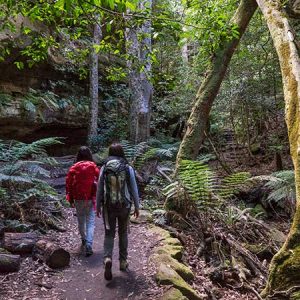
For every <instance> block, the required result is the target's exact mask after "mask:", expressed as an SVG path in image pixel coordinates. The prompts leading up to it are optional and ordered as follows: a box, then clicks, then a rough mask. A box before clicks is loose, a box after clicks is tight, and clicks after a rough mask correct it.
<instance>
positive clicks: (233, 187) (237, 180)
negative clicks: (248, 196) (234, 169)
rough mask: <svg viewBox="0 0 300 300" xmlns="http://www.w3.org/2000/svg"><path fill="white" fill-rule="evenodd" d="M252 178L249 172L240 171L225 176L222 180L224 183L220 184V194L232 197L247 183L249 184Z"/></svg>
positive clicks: (224, 196)
mask: <svg viewBox="0 0 300 300" xmlns="http://www.w3.org/2000/svg"><path fill="white" fill-rule="evenodd" d="M249 178H250V173H249V172H239V173H234V174H231V175H229V176H227V177H225V178H224V179H223V180H222V184H221V186H220V190H219V195H220V196H222V197H223V198H225V199H226V198H231V197H232V196H233V195H234V194H236V193H237V192H239V191H240V190H241V189H242V188H243V187H244V185H245V184H247V180H248V179H249Z"/></svg>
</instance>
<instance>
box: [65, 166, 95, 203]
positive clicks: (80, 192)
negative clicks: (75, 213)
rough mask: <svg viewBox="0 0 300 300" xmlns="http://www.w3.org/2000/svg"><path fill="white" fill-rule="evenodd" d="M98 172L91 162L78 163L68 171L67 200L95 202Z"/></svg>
mask: <svg viewBox="0 0 300 300" xmlns="http://www.w3.org/2000/svg"><path fill="white" fill-rule="evenodd" d="M99 172H100V170H99V169H98V167H97V165H96V164H95V163H94V162H92V161H79V162H77V163H75V164H74V165H73V166H72V167H71V168H70V170H69V172H68V174H67V178H66V194H67V200H68V201H69V202H72V201H74V200H90V199H92V200H93V202H94V203H95V201H96V191H97V181H98V177H99Z"/></svg>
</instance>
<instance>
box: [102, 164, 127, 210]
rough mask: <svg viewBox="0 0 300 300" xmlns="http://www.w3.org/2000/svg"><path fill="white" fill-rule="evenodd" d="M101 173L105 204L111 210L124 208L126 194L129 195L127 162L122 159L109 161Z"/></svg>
mask: <svg viewBox="0 0 300 300" xmlns="http://www.w3.org/2000/svg"><path fill="white" fill-rule="evenodd" d="M103 172H104V173H103V174H104V193H105V204H106V205H107V207H108V208H111V209H120V208H124V207H126V192H127V193H129V185H128V182H129V169H128V164H127V162H126V161H125V160H123V159H117V158H112V159H109V160H108V161H107V162H106V163H105V165H104V171H103Z"/></svg>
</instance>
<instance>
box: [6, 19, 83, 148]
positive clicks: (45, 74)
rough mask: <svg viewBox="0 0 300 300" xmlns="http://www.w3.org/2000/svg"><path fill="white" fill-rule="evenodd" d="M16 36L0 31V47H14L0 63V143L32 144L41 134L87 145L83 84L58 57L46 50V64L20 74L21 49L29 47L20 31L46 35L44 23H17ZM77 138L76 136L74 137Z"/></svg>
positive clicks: (27, 21)
mask: <svg viewBox="0 0 300 300" xmlns="http://www.w3.org/2000/svg"><path fill="white" fill-rule="evenodd" d="M15 25H16V32H14V33H11V32H8V31H4V32H0V44H1V45H2V46H3V45H10V47H11V45H13V48H12V50H11V52H10V54H9V55H8V56H6V57H5V60H4V61H2V62H1V63H0V139H16V140H21V141H25V142H30V141H33V140H35V139H38V138H42V137H45V136H64V137H66V144H67V145H68V146H70V145H80V144H82V143H84V142H85V139H86V133H87V124H88V113H89V111H88V99H87V98H86V97H85V95H86V94H87V93H86V92H87V84H86V81H81V80H79V78H78V76H77V75H76V74H74V73H72V72H70V71H69V70H68V62H67V61H65V60H64V59H63V58H62V57H61V56H60V55H59V53H52V52H51V51H48V58H47V60H46V61H44V62H42V63H39V64H36V65H34V66H33V67H32V68H29V67H28V66H26V64H24V66H25V67H24V69H22V70H19V69H18V68H17V67H16V65H15V64H14V63H15V62H16V61H24V60H25V58H24V57H22V55H21V54H20V50H21V49H22V48H24V47H25V46H26V45H28V44H30V39H29V38H28V37H26V36H24V35H22V33H21V29H22V28H23V27H27V28H30V29H31V30H32V31H35V32H38V33H41V32H43V33H47V27H45V26H44V25H43V24H38V23H35V24H32V23H31V22H30V21H29V20H28V19H26V18H23V17H18V18H17V19H16V23H15ZM74 137H76V138H74Z"/></svg>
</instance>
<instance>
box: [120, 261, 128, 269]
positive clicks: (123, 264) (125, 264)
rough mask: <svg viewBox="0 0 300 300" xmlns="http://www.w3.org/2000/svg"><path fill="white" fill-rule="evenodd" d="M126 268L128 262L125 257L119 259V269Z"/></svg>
mask: <svg viewBox="0 0 300 300" xmlns="http://www.w3.org/2000/svg"><path fill="white" fill-rule="evenodd" d="M127 268H128V262H127V260H125V259H122V260H120V270H121V271H126V270H127Z"/></svg>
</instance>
